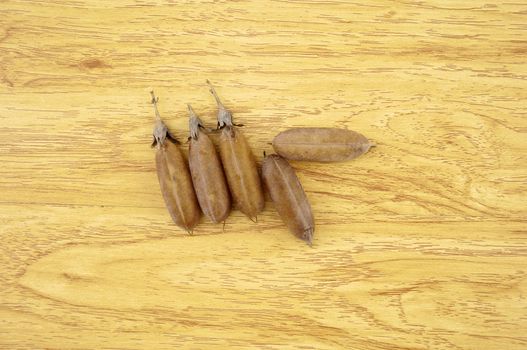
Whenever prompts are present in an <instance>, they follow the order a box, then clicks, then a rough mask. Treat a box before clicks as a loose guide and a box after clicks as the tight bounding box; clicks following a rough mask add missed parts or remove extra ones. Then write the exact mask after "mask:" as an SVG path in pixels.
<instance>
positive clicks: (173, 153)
mask: <svg viewBox="0 0 527 350" xmlns="http://www.w3.org/2000/svg"><path fill="white" fill-rule="evenodd" d="M151 94H152V103H153V104H154V108H155V114H156V124H155V127H154V142H153V143H152V146H153V147H154V146H155V147H156V148H157V151H156V169H157V177H158V179H159V186H160V187H161V193H162V194H163V199H164V200H165V205H166V207H167V209H168V212H169V213H170V216H171V217H172V220H173V221H174V223H175V224H176V225H178V226H179V227H181V228H183V229H184V230H186V231H187V232H188V233H192V229H193V228H194V227H195V226H196V225H197V224H198V222H199V219H200V216H201V211H200V209H199V205H198V200H197V198H196V194H195V193H194V187H193V186H192V179H191V177H190V172H189V168H188V164H187V162H186V161H185V158H184V157H183V154H182V153H181V150H180V149H179V147H178V146H176V143H178V142H177V140H176V139H174V138H173V137H172V136H171V135H170V133H169V132H168V128H167V127H166V125H165V123H163V121H162V120H161V117H160V115H159V111H158V110H157V101H158V99H157V98H156V97H155V95H154V92H153V91H152V92H151Z"/></svg>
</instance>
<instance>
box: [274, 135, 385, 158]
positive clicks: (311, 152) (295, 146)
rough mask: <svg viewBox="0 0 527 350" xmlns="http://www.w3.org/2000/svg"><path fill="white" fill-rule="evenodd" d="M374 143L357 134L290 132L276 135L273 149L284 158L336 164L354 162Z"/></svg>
mask: <svg viewBox="0 0 527 350" xmlns="http://www.w3.org/2000/svg"><path fill="white" fill-rule="evenodd" d="M372 146H375V144H374V143H372V142H370V141H368V139H367V138H366V137H364V136H363V135H361V134H359V133H358V132H355V131H351V130H346V129H337V128H293V129H289V130H286V131H283V132H281V133H279V134H278V135H276V137H275V138H274V140H273V148H274V150H275V151H276V153H278V154H279V155H281V156H282V157H284V158H287V159H290V160H308V161H315V162H339V161H344V160H350V159H353V158H357V157H358V156H360V155H361V154H364V153H366V152H368V150H369V149H370V147H372Z"/></svg>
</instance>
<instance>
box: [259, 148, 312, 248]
mask: <svg viewBox="0 0 527 350" xmlns="http://www.w3.org/2000/svg"><path fill="white" fill-rule="evenodd" d="M262 178H263V181H264V184H265V187H266V188H267V190H268V191H269V194H270V195H271V199H272V200H273V202H274V204H275V207H276V210H277V211H278V214H280V217H281V218H282V220H283V221H284V223H285V224H286V225H287V227H288V228H289V231H291V233H293V234H294V235H296V236H297V237H299V238H301V239H303V240H305V241H306V242H307V244H309V245H311V242H312V240H313V234H314V233H315V220H314V219H313V213H312V212H311V206H310V205H309V201H308V200H307V196H306V193H305V192H304V189H303V188H302V184H301V183H300V180H298V177H297V176H296V173H295V170H294V169H293V167H291V165H289V163H288V162H287V160H285V159H284V158H282V157H280V156H279V155H276V154H271V155H269V156H266V157H265V159H264V161H263V165H262Z"/></svg>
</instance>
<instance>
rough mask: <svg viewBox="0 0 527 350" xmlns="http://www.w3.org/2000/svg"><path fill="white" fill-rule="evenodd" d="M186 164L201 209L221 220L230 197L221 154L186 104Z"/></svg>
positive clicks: (216, 220)
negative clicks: (187, 115) (219, 154)
mask: <svg viewBox="0 0 527 350" xmlns="http://www.w3.org/2000/svg"><path fill="white" fill-rule="evenodd" d="M188 110H189V113H190V119H189V129H190V137H189V149H188V150H189V155H188V160H189V165H190V174H191V175H192V182H193V184H194V189H195V191H196V195H197V197H198V202H199V205H200V207H201V210H202V211H203V213H204V214H205V216H206V217H208V218H209V219H210V221H212V222H213V223H219V222H222V221H224V220H225V219H226V218H227V216H229V213H230V211H231V198H230V195H229V190H228V188H227V182H226V180H225V175H224V173H223V168H222V166H221V162H220V157H219V156H218V153H217V152H216V148H215V147H214V144H213V143H212V141H211V140H210V138H209V136H208V135H207V134H206V133H204V132H202V130H201V129H203V124H202V122H201V120H200V119H199V118H198V116H197V115H196V114H195V113H194V111H193V110H192V107H191V106H190V105H188Z"/></svg>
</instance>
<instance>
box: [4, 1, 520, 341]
mask: <svg viewBox="0 0 527 350" xmlns="http://www.w3.org/2000/svg"><path fill="white" fill-rule="evenodd" d="M526 35H527V4H526V3H525V2H524V1H523V2H522V1H519V0H512V1H507V2H500V1H496V2H483V1H470V2H468V1H461V2H460V1H448V0H447V1H385V0H382V1H376V2H372V3H369V4H367V3H364V4H362V3H360V2H350V1H345V0H332V1H320V0H319V1H310V0H302V1H285V0H275V1H244V0H241V1H155V0H151V1H140V0H117V1H112V2H107V1H82V0H68V1H62V0H61V1H58V0H50V1H45V2H43V1H2V2H1V3H0V137H1V142H0V164H1V165H2V166H1V167H0V233H1V238H2V244H1V245H0V250H1V252H0V348H2V349H78V350H80V349H174V348H177V349H207V348H228V349H247V348H261V349H505V348H506V349H525V348H526V347H527V336H526V334H527V301H526V292H527V275H526V274H527V259H526V258H527V246H526V243H527V225H526V224H527V222H526V221H527V208H526V205H525V203H526V202H527V201H526V200H527V198H526V185H527V166H526V165H527V138H526V135H525V134H526V132H527V115H526V107H527V103H526V101H527V64H526V60H525V56H526V53H527V40H526V39H525V38H526ZM207 78H208V79H211V80H212V81H213V82H214V83H215V84H216V86H217V88H218V92H219V93H220V95H221V96H222V99H223V100H224V102H225V104H226V106H227V107H228V108H230V109H232V111H233V112H234V117H235V120H236V122H238V123H243V124H245V125H246V127H245V128H244V130H243V131H244V134H245V135H246V136H247V138H248V140H249V142H250V144H251V145H252V147H253V150H254V153H255V154H256V155H257V156H258V158H259V159H260V160H261V154H262V152H263V151H264V150H266V151H268V152H270V151H271V146H270V145H269V142H271V140H272V138H273V136H274V135H276V134H277V133H278V132H279V131H282V130H284V129H286V128H288V127H292V126H334V127H346V128H349V129H353V130H357V131H359V132H361V133H363V134H364V135H365V136H367V137H368V138H369V139H371V140H372V141H374V142H376V143H377V145H378V147H376V148H374V149H372V150H371V151H370V152H368V153H367V154H365V155H364V156H362V157H361V158H358V159H356V160H354V161H352V162H349V163H341V164H329V165H321V164H315V163H299V162H296V163H295V162H293V163H292V164H293V166H294V167H295V168H296V169H297V172H298V176H299V178H300V180H301V181H302V183H303V186H304V188H305V189H306V192H307V195H308V197H309V199H310V201H311V204H312V207H313V212H314V215H315V221H316V223H317V229H316V233H315V240H314V245H313V248H309V247H307V246H306V245H305V244H303V243H302V242H300V241H299V240H297V239H296V238H295V237H294V236H292V235H291V234H289V233H288V232H287V229H286V227H285V226H284V225H283V224H282V223H281V222H280V219H279V217H278V215H277V214H276V212H275V211H274V209H273V207H272V203H270V202H269V201H268V202H267V203H266V209H265V211H264V212H263V213H262V214H261V215H260V216H259V217H258V223H257V224H254V223H252V222H251V221H249V219H247V218H245V217H244V216H243V215H242V214H241V213H240V212H238V211H234V212H233V213H232V214H231V216H230V217H229V219H228V220H227V224H226V226H225V233H223V232H222V226H221V225H213V224H210V223H207V222H206V220H205V219H203V223H201V224H200V225H199V226H198V227H197V228H196V230H195V234H196V236H195V237H189V236H187V235H186V233H184V232H182V231H181V230H178V229H177V228H176V227H175V225H173V224H172V222H171V219H170V217H169V215H168V213H167V211H166V209H165V208H164V205H163V199H162V197H161V194H160V191H159V185H158V183H157V179H156V173H155V164H154V151H153V150H151V149H150V147H149V144H150V142H151V129H152V125H153V120H154V116H153V112H152V107H151V105H150V104H149V95H148V92H149V91H150V89H151V88H155V89H156V92H157V93H158V95H159V97H160V99H161V101H162V103H161V104H160V109H161V114H162V115H163V117H164V118H165V120H166V121H167V124H168V126H169V127H170V128H171V129H172V130H173V131H174V133H175V136H176V137H178V138H179V139H185V138H186V137H187V135H188V131H187V120H188V119H187V114H186V109H185V108H186V107H185V104H186V103H192V105H193V107H194V108H195V110H196V113H197V114H198V115H200V116H201V117H202V119H203V121H204V122H205V123H208V124H209V125H213V124H214V118H215V111H216V107H215V104H214V101H213V99H212V97H211V96H210V94H209V92H208V90H207V87H206V84H205V79H207Z"/></svg>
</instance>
